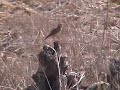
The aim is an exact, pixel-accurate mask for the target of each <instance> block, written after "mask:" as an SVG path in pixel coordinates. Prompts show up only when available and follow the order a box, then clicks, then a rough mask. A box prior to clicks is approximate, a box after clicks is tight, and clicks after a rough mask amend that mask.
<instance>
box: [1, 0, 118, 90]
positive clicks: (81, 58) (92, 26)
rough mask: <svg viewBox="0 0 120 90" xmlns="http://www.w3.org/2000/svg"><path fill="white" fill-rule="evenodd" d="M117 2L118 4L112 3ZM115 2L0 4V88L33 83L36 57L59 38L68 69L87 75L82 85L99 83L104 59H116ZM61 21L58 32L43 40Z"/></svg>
mask: <svg viewBox="0 0 120 90" xmlns="http://www.w3.org/2000/svg"><path fill="white" fill-rule="evenodd" d="M116 1H117V2H116ZM119 3H120V0H112V2H111V1H109V2H108V3H107V0H0V68H1V69H0V90H23V88H25V87H26V86H28V85H30V84H31V83H34V82H33V80H32V79H31V76H32V74H33V73H35V72H36V70H37V68H38V59H37V57H36V56H37V54H38V53H39V52H40V50H41V48H42V46H43V45H44V44H49V45H51V46H53V44H52V43H53V42H54V41H55V40H59V41H60V43H61V46H62V52H63V53H65V52H66V53H67V54H68V62H69V68H70V69H72V70H75V71H77V72H79V71H80V70H85V71H86V78H85V80H84V81H83V84H85V85H89V84H91V83H94V82H96V81H99V79H98V74H99V73H100V72H105V73H106V72H107V71H108V68H107V67H108V62H109V58H116V59H117V58H120V4H119ZM59 23H62V25H63V26H62V30H61V32H60V33H58V34H57V35H54V36H52V37H50V38H48V39H47V40H44V38H45V37H46V36H47V35H48V34H49V32H50V31H51V30H52V29H53V28H55V27H57V25H58V24H59Z"/></svg>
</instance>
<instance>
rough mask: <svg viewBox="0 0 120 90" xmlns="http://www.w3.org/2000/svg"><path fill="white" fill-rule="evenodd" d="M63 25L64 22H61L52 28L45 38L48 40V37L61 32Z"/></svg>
mask: <svg viewBox="0 0 120 90" xmlns="http://www.w3.org/2000/svg"><path fill="white" fill-rule="evenodd" d="M61 27H62V24H61V23H59V24H58V26H57V27H56V28H54V29H52V31H51V32H50V33H49V34H48V35H47V36H46V37H45V40H46V39H47V38H48V37H50V36H52V35H55V34H57V33H59V32H60V31H61Z"/></svg>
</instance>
